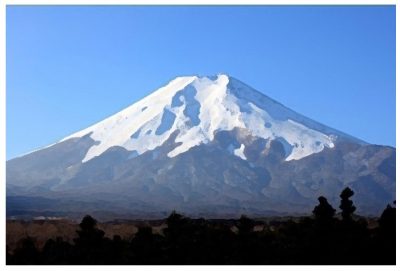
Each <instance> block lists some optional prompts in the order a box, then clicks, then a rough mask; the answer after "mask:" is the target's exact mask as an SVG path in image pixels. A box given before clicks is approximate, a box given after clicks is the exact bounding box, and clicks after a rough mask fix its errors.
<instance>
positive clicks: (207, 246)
mask: <svg viewBox="0 0 400 271" xmlns="http://www.w3.org/2000/svg"><path fill="white" fill-rule="evenodd" d="M353 195H354V192H353V191H352V190H351V189H350V188H345V189H344V190H343V191H342V193H341V194H340V197H341V204H340V206H339V208H340V209H341V211H340V216H339V215H337V214H336V210H335V209H334V208H333V207H332V206H331V205H330V204H329V202H328V200H327V199H326V198H325V197H319V198H318V201H319V204H318V205H317V206H315V208H314V210H313V214H312V215H311V216H309V217H303V218H301V219H300V220H299V221H297V222H295V221H293V220H288V221H285V222H282V223H279V225H277V226H276V227H270V226H268V225H265V227H264V228H263V230H261V231H255V230H254V226H255V224H256V221H255V220H253V219H251V218H248V217H246V216H241V217H240V219H237V220H235V222H234V224H235V226H236V229H237V231H232V228H231V226H230V225H228V224H227V223H223V222H216V221H211V220H206V219H191V218H188V217H185V216H183V215H181V214H179V213H177V212H175V211H174V212H172V213H171V214H170V215H169V217H168V218H167V219H166V224H167V226H168V227H167V228H165V229H164V230H163V231H162V234H156V233H153V231H152V228H151V227H148V226H141V227H139V228H138V231H137V233H136V234H135V236H134V237H133V238H132V239H131V240H123V239H121V237H120V236H119V235H114V236H113V238H112V239H111V238H106V237H105V233H104V231H102V230H100V229H98V228H97V221H96V220H95V219H94V218H93V217H91V216H89V215H86V216H85V217H84V218H83V219H82V221H81V223H80V224H79V230H77V235H78V237H77V238H75V239H74V242H73V244H71V243H69V242H66V241H64V240H63V239H62V238H61V237H57V238H55V239H49V240H47V242H46V243H45V245H44V247H43V249H42V250H40V251H39V250H38V249H37V248H36V246H35V242H34V239H33V238H32V237H26V238H23V239H22V240H20V246H19V247H17V248H16V249H15V250H14V251H12V252H11V251H9V250H8V249H7V256H6V263H7V264H10V265H22V264H45V265H51V264H57V265H64V264H93V265H97V264H113V265H117V264H125V265H135V264H140V265H146V264H152V265H159V264H188V265H189V264H232V265H240V264H263V265H268V264H274V265H276V264H278V265H279V264H285V265H291V264H296V265H301V264H363V265H364V264H384V265H386V264H395V263H396V208H395V202H394V203H393V206H392V205H387V207H386V209H385V210H383V212H382V214H381V216H380V218H379V220H378V223H379V226H378V227H375V228H372V229H370V228H368V227H367V220H366V219H365V218H361V217H358V216H357V218H355V216H354V213H355V211H356V206H355V205H354V203H353V201H352V200H351V197H352V196H353Z"/></svg>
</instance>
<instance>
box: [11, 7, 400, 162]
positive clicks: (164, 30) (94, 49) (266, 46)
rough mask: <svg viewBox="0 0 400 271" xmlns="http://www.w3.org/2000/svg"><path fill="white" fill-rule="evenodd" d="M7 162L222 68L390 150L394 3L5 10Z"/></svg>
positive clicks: (298, 108) (305, 112) (290, 104)
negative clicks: (171, 84)
mask: <svg viewBox="0 0 400 271" xmlns="http://www.w3.org/2000/svg"><path fill="white" fill-rule="evenodd" d="M6 15H7V18H6V20H7V21H6V23H7V33H6V34H7V37H6V42H7V44H6V46H7V48H6V49H7V70H6V72H7V77H6V78H7V94H6V95H7V102H6V103H7V110H6V114H7V124H6V136H7V159H10V158H12V157H15V156H17V155H20V154H23V153H25V152H28V151H31V150H33V149H35V148H38V147H42V146H45V145H47V144H51V143H54V142H55V141H58V140H60V139H61V138H63V137H65V136H67V135H69V134H71V133H73V132H75V131H78V130H81V129H83V128H85V127H87V126H89V125H91V124H93V123H95V122H97V121H100V120H102V119H104V118H105V117H107V116H109V115H112V114H113V113H116V112H118V111H119V110H121V109H123V108H124V107H126V106H128V105H130V104H132V103H133V102H135V101H137V100H139V99H140V98H142V97H144V96H146V95H147V94H149V93H150V92H151V91H153V90H155V89H157V88H158V87H160V86H162V85H164V84H166V83H167V82H168V81H170V80H171V79H173V78H174V77H176V76H180V75H192V74H199V75H212V74H217V73H220V72H224V73H228V74H230V75H232V76H234V77H236V78H238V79H240V80H241V81H243V82H245V83H247V84H249V85H250V86H252V87H254V88H255V89H257V90H259V91H261V92H263V93H265V94H266V95H268V96H270V97H271V98H274V99H276V100H278V101H280V102H281V103H283V104H284V105H286V106H288V107H289V108H292V109H293V110H295V111H297V112H299V113H302V114H303V115H306V116H308V117H310V118H312V119H315V120H317V121H319V122H322V123H324V124H326V125H329V126H331V127H333V128H336V129H339V130H341V131H344V132H346V133H349V134H351V135H353V136H356V137H359V138H361V139H363V140H365V141H367V142H370V143H374V144H383V145H391V146H395V142H396V139H395V133H396V132H395V125H396V122H395V107H396V104H395V95H396V90H395V79H396V78H395V50H396V44H395V7H394V6H386V7H377V6H374V7H351V6H348V7H338V6H336V7H309V6H303V7H277V6H271V7H137V6H111V7H110V6H108V7H107V6H103V7H101V6H98V7H95V6H91V7H90V6H87V7H85V6H76V7H73V6H67V7H66V6H59V7H57V6H53V7H51V6H48V7H46V6H31V7H29V6H20V7H18V6H8V7H7V14H6Z"/></svg>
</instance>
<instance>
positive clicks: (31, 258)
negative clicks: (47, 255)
mask: <svg viewBox="0 0 400 271" xmlns="http://www.w3.org/2000/svg"><path fill="white" fill-rule="evenodd" d="M39 256H40V254H39V251H38V250H37V248H36V246H35V240H34V239H33V238H32V237H29V236H28V237H25V238H23V239H21V241H20V244H19V246H18V248H17V249H16V250H15V253H14V259H15V261H16V263H17V264H40V258H39Z"/></svg>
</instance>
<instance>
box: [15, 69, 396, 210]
mask: <svg viewBox="0 0 400 271" xmlns="http://www.w3.org/2000/svg"><path fill="white" fill-rule="evenodd" d="M394 176H395V149H393V148H390V147H383V146H375V145H370V144H367V143H365V142H363V141H361V140H359V139H357V138H354V137H352V136H349V135H347V134H345V133H343V132H340V131H337V130H335V129H332V128H330V127H327V126H325V125H323V124H320V123H318V122H316V121H313V120H311V119H309V118H307V117H304V116H302V115H301V114H298V113H296V112H294V111H292V110H290V109H289V108H286V107H285V106H283V105H282V104H280V103H278V102H276V101H274V100H273V99H271V98H269V97H267V96H265V95H263V94H261V93H260V92H258V91H256V90H254V89H253V88H251V87H250V86H248V85H246V84H244V83H242V82H241V81H239V80H237V79H235V78H233V77H230V76H228V75H225V74H220V75H218V76H209V77H197V76H188V77H177V78H176V79H174V80H172V81H171V82H169V83H168V84H167V85H166V86H164V87H162V88H160V89H158V90H156V91H155V92H153V93H152V94H150V95H149V96H147V97H145V98H143V99H142V100H140V101H138V102H136V103H134V104H132V105H131V106H129V107H127V108H126V109H124V110H122V111H120V112H118V113H117V114H115V115H113V116H110V117H108V118H107V119H105V120H103V121H100V122H98V123H96V124H94V125H92V126H90V127H88V128H86V129H84V130H81V131H79V132H77V133H74V134H72V135H70V136H68V137H66V138H64V139H62V140H61V141H59V142H58V143H56V144H53V145H50V146H48V147H46V148H43V149H41V150H38V151H35V152H32V153H30V154H27V155H25V156H22V157H19V158H16V159H13V160H10V161H8V162H7V196H9V200H10V202H12V205H13V204H16V205H17V206H21V203H20V202H21V201H23V202H29V204H28V205H27V206H21V207H19V208H20V209H21V210H20V209H18V208H16V209H17V210H15V208H14V206H12V210H10V213H13V212H14V213H15V212H17V211H19V212H21V211H22V212H23V213H24V212H25V213H29V212H33V211H34V212H41V211H43V210H41V209H40V208H39V207H37V206H36V205H40V206H42V205H43V203H42V201H46V200H47V201H49V202H51V204H50V203H49V205H51V207H50V206H48V207H46V208H45V209H46V210H51V211H52V212H61V211H64V212H66V210H65V209H68V212H70V213H79V212H80V211H83V210H84V209H85V208H86V209H87V210H88V211H89V210H92V211H93V210H94V211H104V212H108V213H112V214H115V215H120V216H121V215H127V216H149V215H154V216H157V215H159V214H160V215H161V213H163V212H168V211H170V210H172V209H176V210H181V211H183V212H187V213H191V214H194V215H211V216H228V215H237V214H239V213H249V214H259V215H268V214H300V213H303V212H308V211H309V210H310V208H311V207H312V206H313V205H315V199H316V197H317V196H319V195H325V196H326V197H327V198H329V199H331V200H332V201H333V202H337V199H335V196H337V195H338V193H339V191H340V190H341V189H343V188H344V187H345V186H351V187H353V189H354V190H355V192H356V197H355V199H359V200H360V202H359V204H357V206H360V207H361V211H363V212H364V213H371V214H373V213H375V212H376V211H381V209H380V208H381V207H382V206H385V205H386V204H387V203H388V202H390V201H391V200H393V199H394V187H395V179H394ZM357 195H358V196H357ZM99 202H103V203H102V204H99ZM22 205H23V204H22ZM54 205H55V206H54ZM57 206H58V207H57ZM66 206H67V207H66ZM8 211H9V210H8ZM68 212H67V213H68Z"/></svg>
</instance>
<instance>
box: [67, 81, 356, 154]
mask: <svg viewBox="0 0 400 271" xmlns="http://www.w3.org/2000/svg"><path fill="white" fill-rule="evenodd" d="M234 128H241V129H245V130H248V131H249V134H251V135H252V136H254V137H259V138H264V139H267V140H273V139H279V140H281V141H282V142H284V144H285V145H287V146H289V148H288V149H290V150H291V151H290V153H288V155H287V157H286V160H292V159H301V158H303V157H305V156H308V155H310V154H313V153H317V152H320V151H322V150H323V149H324V148H326V147H327V148H333V147H334V145H335V141H336V140H338V139H346V140H353V141H357V139H354V138H352V137H350V136H348V135H345V134H344V133H341V132H339V131H336V130H334V129H332V128H329V127H326V126H324V125H322V124H319V123H317V122H315V121H313V120H310V119H308V118H306V117H304V116H302V115H300V114H298V113H296V112H294V111H292V110H290V109H288V108H286V107H285V106H283V105H282V104H280V103H278V102H277V101H275V100H273V99H271V98H269V97H267V96H265V95H264V94H262V93H260V92H258V91H257V90H254V89H253V88H251V87H249V86H248V85H246V84H244V83H242V82H241V81H239V80H238V79H235V78H233V77H231V76H229V75H227V74H218V75H215V76H182V77H177V78H175V79H173V80H172V81H170V82H169V83H168V84H167V85H166V86H164V87H161V88H159V89H158V90H156V91H154V92H153V93H151V94H150V95H148V96H146V97H145V98H143V99H142V100H140V101H138V102H136V103H134V104H132V105H131V106H129V107H127V108H126V109H124V110H122V111H120V112H118V113H117V114H115V115H113V116H111V117H109V118H107V119H105V120H103V121H101V122H99V123H96V124H94V125H92V126H90V127H89V128H86V129H84V130H82V131H80V132H77V133H75V134H73V135H71V136H68V137H66V138H64V139H63V140H62V141H64V140H66V139H69V138H74V137H82V136H84V135H87V134H89V133H90V134H91V135H90V136H91V138H92V139H94V140H96V141H97V142H98V144H97V145H95V146H93V147H91V148H90V149H89V151H88V152H87V154H86V156H85V158H84V159H83V162H86V161H89V160H90V159H92V158H93V157H95V156H98V155H100V154H102V153H103V152H104V151H106V150H107V149H109V148H110V147H113V146H121V147H123V148H125V149H127V150H129V151H135V152H137V153H138V154H142V153H144V152H146V151H149V150H153V149H155V148H156V147H159V146H161V145H162V144H163V143H164V142H166V140H167V139H168V138H169V137H170V136H171V135H172V134H173V133H174V132H175V131H177V136H176V138H175V143H177V144H178V145H179V146H177V147H176V148H175V149H173V150H172V151H171V152H169V153H168V156H169V157H174V156H176V155H179V154H181V153H183V152H186V151H188V150H189V149H190V148H192V147H194V146H197V145H200V144H206V143H208V142H210V141H212V140H213V139H214V134H215V133H216V132H217V131H229V130H232V129H234ZM244 147H245V146H244ZM242 148H243V147H242ZM241 158H243V156H241Z"/></svg>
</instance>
